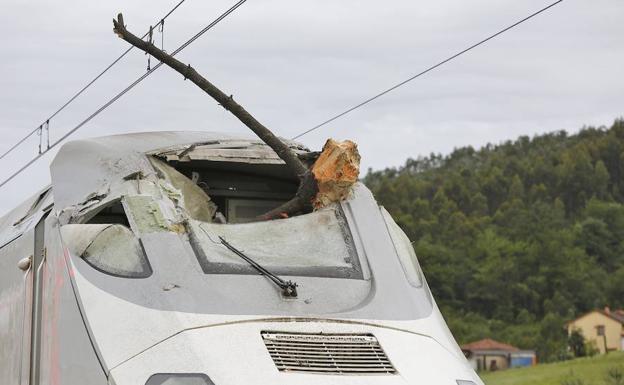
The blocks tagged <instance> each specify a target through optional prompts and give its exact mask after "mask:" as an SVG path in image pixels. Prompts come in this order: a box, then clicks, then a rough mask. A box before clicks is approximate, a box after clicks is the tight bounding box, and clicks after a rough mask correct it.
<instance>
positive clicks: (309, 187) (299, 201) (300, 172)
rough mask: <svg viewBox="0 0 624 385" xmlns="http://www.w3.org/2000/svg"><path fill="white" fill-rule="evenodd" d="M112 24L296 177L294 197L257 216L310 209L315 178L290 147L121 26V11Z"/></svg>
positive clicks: (192, 72) (200, 78)
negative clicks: (268, 149) (214, 103)
mask: <svg viewBox="0 0 624 385" xmlns="http://www.w3.org/2000/svg"><path fill="white" fill-rule="evenodd" d="M113 26H114V28H113V31H114V32H115V33H116V34H117V35H118V36H119V37H121V38H122V39H123V40H125V41H127V42H128V43H130V44H131V45H133V46H135V47H136V48H138V49H140V50H141V51H143V52H145V53H147V54H149V55H151V56H153V57H155V58H156V59H158V60H160V61H161V62H163V63H164V64H166V65H167V66H169V67H171V68H172V69H174V70H175V71H177V72H179V73H180V74H181V75H182V76H184V79H188V80H190V81H191V82H193V83H194V84H195V85H197V86H198V87H199V88H201V89H202V90H203V91H204V92H206V93H207V94H208V95H210V96H211V97H212V98H213V99H214V100H216V101H217V102H218V103H219V104H220V105H221V106H223V108H225V109H226V110H228V111H229V112H231V113H232V114H233V115H234V116H236V117H237V118H238V120H240V121H241V122H242V123H243V124H245V125H246V126H247V127H249V128H250V129H251V130H252V131H253V132H254V133H255V134H256V135H257V136H258V137H259V138H260V139H262V141H263V142H264V143H266V144H267V145H268V146H269V147H271V148H272V149H273V151H275V153H276V154H277V155H278V156H279V157H280V158H281V159H282V160H283V161H284V163H286V166H287V167H288V168H289V169H290V170H291V171H292V172H293V173H294V174H295V175H296V176H297V177H298V178H299V181H300V183H299V189H298V190H297V194H296V195H295V197H294V198H293V199H291V200H290V201H288V202H286V203H285V204H283V205H282V206H280V207H278V208H276V209H274V210H271V211H270V212H268V213H266V214H264V215H262V216H261V219H273V218H280V217H283V216H290V215H292V214H294V213H297V212H300V211H307V210H311V209H312V201H313V200H314V197H315V195H316V193H317V191H318V187H317V184H316V180H315V179H314V175H313V174H312V173H311V171H310V170H309V169H308V167H306V166H305V165H304V163H303V162H302V161H301V160H300V159H299V158H298V157H297V155H296V154H295V153H294V151H292V150H291V149H290V147H288V146H287V145H286V144H285V143H284V142H282V140H281V139H279V138H278V137H277V136H275V134H273V132H271V130H269V129H268V128H267V127H265V126H264V125H263V124H262V123H260V122H259V121H257V120H256V119H255V118H254V117H253V116H252V115H251V114H250V113H249V112H247V111H246V110H245V109H244V108H243V107H242V106H241V105H240V104H238V103H237V102H235V101H234V99H233V98H232V97H231V96H228V95H227V94H225V93H224V92H223V91H221V90H220V89H219V88H217V87H216V86H215V85H214V84H212V83H211V82H209V81H208V80H207V79H206V78H204V77H203V76H201V75H200V74H199V73H198V72H197V71H195V69H194V68H193V67H191V65H190V64H184V63H182V62H181V61H179V60H178V59H176V58H174V57H173V56H171V55H169V54H167V53H166V52H164V51H163V50H161V49H159V48H157V47H156V46H155V45H154V44H152V43H150V42H148V41H144V40H142V39H141V38H139V37H137V36H136V35H134V34H132V33H131V32H129V31H128V30H127V29H126V26H125V25H124V22H123V16H122V14H121V13H120V14H119V15H118V16H117V20H113Z"/></svg>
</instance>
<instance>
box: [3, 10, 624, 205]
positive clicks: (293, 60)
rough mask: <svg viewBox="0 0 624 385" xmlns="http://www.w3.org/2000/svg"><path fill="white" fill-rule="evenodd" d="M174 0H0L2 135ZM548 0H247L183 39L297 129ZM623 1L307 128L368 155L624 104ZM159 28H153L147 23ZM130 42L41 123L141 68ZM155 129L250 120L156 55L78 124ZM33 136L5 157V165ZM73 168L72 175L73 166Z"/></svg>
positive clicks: (175, 41) (55, 131)
mask: <svg viewBox="0 0 624 385" xmlns="http://www.w3.org/2000/svg"><path fill="white" fill-rule="evenodd" d="M176 2H177V0H151V1H146V0H138V1H132V2H129V1H121V0H108V1H101V2H95V1H84V0H66V1H63V2H60V1H50V0H2V12H1V13H0V36H2V38H1V40H0V41H1V43H2V60H0V89H1V90H2V91H1V93H0V132H1V135H2V136H1V137H2V140H1V142H0V151H4V150H5V149H7V148H8V147H10V145H11V144H12V143H14V142H15V141H16V140H18V139H19V138H20V137H22V136H23V135H24V134H25V133H26V132H28V131H30V130H32V129H33V128H34V127H36V126H37V125H38V124H39V123H41V121H42V120H44V119H45V118H46V117H47V116H48V115H50V114H51V113H52V112H54V111H55V110H56V109H57V108H58V107H59V106H60V105H61V104H63V102H64V101H65V100H66V99H68V98H69V97H70V96H71V95H72V94H73V93H74V92H75V91H77V90H78V89H79V88H80V87H81V86H82V85H84V83H86V81H88V80H89V79H90V78H91V77H93V76H94V75H95V74H97V73H98V72H99V71H100V70H101V69H103V68H104V67H105V66H106V65H107V64H108V63H109V62H110V61H111V60H112V59H113V58H115V57H116V56H117V55H119V54H120V53H121V52H122V51H123V50H124V49H125V48H126V47H127V43H125V42H123V41H122V40H120V39H119V38H117V37H116V36H115V35H114V34H113V32H112V21H111V20H112V18H113V17H114V16H115V15H116V14H117V13H118V12H120V11H121V12H123V13H124V17H125V21H126V23H127V24H128V28H129V29H130V30H131V31H133V32H135V33H136V34H141V35H142V34H143V33H144V32H145V31H146V30H147V29H148V27H149V25H150V23H154V22H155V21H157V20H158V19H159V18H160V17H161V16H162V15H163V14H165V13H166V12H167V11H168V10H169V9H170V8H171V7H172V6H173V5H174V4H175V3H176ZM233 3H234V1H233V0H232V1H225V0H213V1H202V0H187V1H186V2H185V3H184V4H183V5H182V6H181V7H180V8H179V9H178V10H177V11H176V13H174V14H173V15H172V16H171V18H170V19H168V20H167V22H166V25H165V36H164V37H165V49H166V50H169V51H172V50H173V49H175V48H176V47H177V46H178V45H179V44H180V43H181V42H183V41H185V40H186V39H187V38H189V37H190V36H192V35H193V34H195V33H196V32H197V31H198V30H200V29H201V28H203V26H204V25H206V24H207V23H208V22H210V21H211V20H212V19H214V18H215V17H216V16H217V15H218V14H220V13H221V12H223V11H224V10H226V9H227V8H229V7H230V6H231V5H232V4H233ZM548 3H550V1H544V0H513V1H512V0H436V1H426V2H425V1H408V0H386V1H383V2H380V1H372V0H358V1H355V0H341V1H335V0H332V1H330V0H315V1H306V2H304V1H296V0H289V1H287V0H249V1H248V2H247V3H246V4H245V5H243V6H242V7H241V8H240V9H239V10H238V11H236V12H235V13H234V14H232V15H231V16H230V17H228V18H227V19H226V20H224V21H223V22H222V23H221V24H219V25H218V26H217V27H216V28H214V29H213V30H212V31H209V32H208V33H207V34H206V35H204V36H203V37H202V38H201V39H200V40H198V41H196V42H195V43H194V44H193V45H191V46H190V47H189V48H187V49H186V50H185V51H184V52H183V53H181V54H180V55H179V58H180V59H181V60H182V61H184V62H190V63H191V64H192V65H193V67H195V68H196V69H197V70H199V71H200V72H201V73H203V74H204V75H205V76H206V77H207V78H208V79H210V80H211V81H213V82H214V83H215V84H216V85H217V86H219V87H221V88H222V89H223V90H224V91H225V92H227V93H232V94H234V97H235V98H236V99H237V101H239V102H240V103H241V104H243V105H244V106H245V107H247V109H248V110H249V111H250V112H251V113H252V114H254V115H255V116H256V117H257V118H258V119H259V120H260V121H262V122H264V123H265V124H266V125H267V126H268V127H270V128H272V129H273V130H274V131H275V132H276V133H277V134H279V135H282V136H285V137H292V136H293V135H295V134H297V133H299V132H301V131H303V130H305V129H307V128H310V127H312V126H314V125H316V124H318V123H320V122H322V121H324V120H325V119H327V118H329V117H331V116H332V115H334V114H336V113H338V112H341V111H342V110H344V109H346V108H348V107H350V106H351V105H353V104H356V103H358V102H360V101H361V100H363V99H365V98H367V97H369V96H372V95H373V94H375V93H377V92H379V91H381V90H383V89H384V88H387V87H389V86H391V85H392V84H394V83H397V82H399V81H401V80H403V79H405V78H407V77H409V76H411V75H413V74H415V73H417V72H419V71H420V70H422V69H424V68H426V67H428V66H430V65H432V64H434V63H435V62H437V61H439V60H441V59H444V58H445V57H447V56H450V55H451V54H453V53H455V52H456V51H459V50H461V49H463V48H465V47H467V46H469V45H471V44H472V43H474V42H476V41H478V40H480V39H482V38H484V37H486V36H487V35H489V34H491V33H493V32H495V31H497V30H499V29H501V28H502V27H505V26H507V25H509V24H511V23H513V22H515V21H517V20H518V19H520V18H523V17H525V16H526V15H528V14H529V13H532V12H534V11H535V10H537V9H539V8H541V7H543V6H545V5H547V4H548ZM623 17H624V1H622V0H593V1H588V0H565V1H564V2H563V3H561V4H559V5H558V6H556V7H555V8H553V9H551V10H550V11H548V12H547V13H545V14H542V15H541V16H538V17H537V18H535V19H533V20H531V21H529V22H528V23H526V24H523V25H521V26H520V27H518V28H517V29H515V30H512V31H510V32H508V33H506V34H504V35H503V36H501V37H499V38H497V39H496V40H493V41H491V42H489V43H487V45H484V46H481V47H479V48H477V49H476V50H474V51H472V52H470V53H469V54H467V55H466V56H462V57H460V58H458V59H456V60H455V61H453V62H451V63H449V64H447V65H446V66H444V67H441V68H439V69H437V70H435V71H433V72H431V73H429V74H427V75H425V76H423V77H422V78H420V79H418V80H416V81H414V82H413V83H410V84H408V85H406V86H404V87H402V88H401V89H399V90H397V91H395V92H394V93H392V94H390V95H387V96H386V97H384V98H382V99H380V100H378V101H375V102H374V103H372V104H370V105H368V106H366V107H365V108H363V109H360V110H358V111H356V112H354V113H352V114H350V115H348V116H346V117H344V118H342V119H340V120H338V121H335V122H333V123H331V124H330V125H328V126H326V127H323V128H322V129H320V130H318V131H316V132H314V133H312V134H309V135H307V136H304V137H303V138H301V141H302V142H304V143H305V144H307V145H309V146H310V147H313V148H319V147H320V146H322V144H323V143H324V141H325V139H326V138H328V137H334V138H337V139H352V140H355V141H356V142H357V143H358V144H359V146H360V152H361V154H362V171H363V172H365V170H366V169H367V168H368V167H373V168H376V169H378V168H383V167H386V166H397V165H400V164H402V163H403V162H404V161H405V159H406V158H408V157H417V156H418V155H426V154H429V153H431V152H442V153H448V152H450V151H452V149H453V148H456V147H460V146H465V145H472V146H475V147H479V146H482V145H485V144H486V143H488V142H493V143H498V142H500V141H503V140H506V139H513V138H516V137H517V136H519V135H533V134H536V133H543V132H548V131H554V130H559V129H566V130H569V131H575V130H577V129H578V128H580V127H581V126H583V125H597V126H599V125H609V124H611V123H612V122H613V120H614V119H615V118H617V117H620V116H624V93H623V91H624V64H623V63H624V23H623V22H622V20H623ZM157 38H158V39H159V38H160V36H158V35H157ZM145 67H146V57H145V55H143V54H141V53H140V52H138V51H137V52H132V53H131V54H130V55H129V56H128V57H127V58H126V59H124V60H123V61H122V62H121V63H119V64H118V65H117V66H115V67H114V69H113V70H111V71H110V72H109V73H107V74H106V75H105V76H104V77H103V78H102V79H100V81H99V82H98V83H96V84H95V85H94V87H92V88H90V89H89V90H88V91H87V92H86V93H85V94H84V95H83V96H82V97H81V98H80V99H78V100H77V101H76V102H75V103H73V104H72V105H71V106H70V107H69V108H67V109H66V110H65V111H63V112H62V113H61V114H60V115H59V116H57V117H56V118H55V119H54V120H53V121H51V124H50V126H51V139H52V140H53V141H54V140H55V139H56V138H58V137H60V136H62V135H63V134H64V133H65V132H67V131H68V130H69V129H71V128H72V127H73V126H75V125H76V124H77V123H79V122H80V121H81V120H82V119H84V118H85V117H86V116H88V115H89V114H90V113H91V112H92V111H93V110H95V109H96V108H98V107H99V106H100V105H101V104H102V103H103V102H105V101H106V100H107V99H108V98H110V97H112V96H113V95H114V94H115V93H117V92H118V91H120V90H122V89H123V88H124V87H126V86H127V85H128V84H129V83H130V82H131V81H133V80H134V79H135V78H136V77H138V76H139V75H140V74H142V73H143V72H144V71H145ZM153 130H207V131H224V132H231V133H241V134H247V133H248V130H247V129H246V128H245V127H243V126H242V125H241V124H240V123H239V122H238V121H237V120H235V119H234V118H232V117H231V116H229V115H228V113H227V112H225V111H224V110H223V109H222V108H220V107H218V106H217V105H216V103H215V102H213V101H212V100H211V99H209V98H208V97H207V96H206V95H205V94H203V93H202V92H201V91H200V90H198V89H197V88H196V87H195V86H193V85H192V84H190V83H189V82H183V81H182V78H181V77H180V76H179V75H177V74H176V73H174V72H173V71H172V70H170V69H168V68H165V67H163V68H161V69H160V70H159V71H157V72H155V73H154V74H153V75H152V76H150V77H149V78H148V79H146V80H145V81H144V82H143V83H142V84H141V85H139V86H138V87H136V88H135V89H134V90H132V91H131V92H130V93H129V94H127V95H126V96H124V97H123V98H122V99H121V100H119V101H118V102H117V103H116V104H114V105H113V106H112V107H110V108H109V109H108V110H106V111H105V112H104V113H102V114H100V115H99V116H98V117H96V118H95V119H94V120H92V121H91V122H90V123H88V124H87V125H85V126H84V127H83V128H82V129H81V130H80V131H78V132H77V133H76V135H75V136H74V138H80V137H92V136H101V135H106V134H111V133H123V132H129V131H153ZM36 146H37V138H36V137H34V138H32V139H31V140H30V141H29V142H28V143H27V144H26V145H25V146H23V147H21V148H20V150H19V151H17V152H16V153H14V154H13V155H11V156H8V157H6V158H5V159H2V160H0V178H2V180H4V178H5V177H6V176H8V175H9V174H10V173H11V172H12V171H14V170H15V169H17V168H18V167H19V166H21V165H22V164H23V163H24V162H25V161H26V160H28V159H29V158H30V157H32V156H34V155H35V154H36V151H37V150H36ZM52 155H53V153H51V154H50V155H48V156H46V157H44V158H42V159H41V160H40V161H39V162H38V163H36V164H35V165H34V166H32V167H31V168H30V169H28V171H27V172H24V173H22V174H21V175H20V176H19V177H18V178H16V179H15V180H14V181H13V182H11V183H10V184H8V185H6V186H5V187H4V188H2V189H0V215H2V214H4V213H5V212H6V211H7V210H9V209H10V208H11V207H13V206H15V205H16V204H17V203H19V202H20V201H22V200H23V199H25V198H26V197H27V196H30V195H32V194H33V193H34V192H35V191H36V190H38V189H39V188H41V187H42V186H44V185H45V184H47V183H48V181H49V175H48V174H49V173H48V166H49V163H50V161H51V157H52ZM76 183H79V181H76Z"/></svg>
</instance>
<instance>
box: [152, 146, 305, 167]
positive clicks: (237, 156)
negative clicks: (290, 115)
mask: <svg viewBox="0 0 624 385" xmlns="http://www.w3.org/2000/svg"><path fill="white" fill-rule="evenodd" d="M285 141H286V142H287V144H288V145H289V147H290V148H291V149H292V150H293V151H294V152H295V153H297V154H304V153H307V152H309V150H308V149H307V148H305V147H303V146H301V145H300V144H297V143H295V142H291V141H287V140H285ZM150 154H152V155H154V156H157V157H160V158H163V159H165V160H167V161H179V162H188V161H193V160H203V161H215V162H239V163H250V164H283V163H284V161H283V160H282V159H280V157H279V156H277V154H276V153H275V152H274V151H273V150H272V149H271V148H270V147H269V146H267V145H266V144H264V143H263V142H259V141H242V140H219V141H212V142H207V143H201V144H193V145H190V146H186V147H179V146H174V147H169V148H166V149H161V150H156V151H152V152H150Z"/></svg>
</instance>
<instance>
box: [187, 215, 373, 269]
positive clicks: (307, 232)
mask: <svg viewBox="0 0 624 385" xmlns="http://www.w3.org/2000/svg"><path fill="white" fill-rule="evenodd" d="M189 230H190V239H191V244H192V246H193V249H194V250H195V252H196V254H197V258H198V259H199V262H200V264H201V266H202V269H203V270H204V272H205V273H206V274H257V271H255V270H254V269H253V268H251V267H250V266H249V264H248V263H246V262H245V261H244V260H242V259H241V258H239V257H238V256H236V255H234V254H233V253H232V252H231V251H229V250H228V249H227V248H226V247H224V246H223V244H222V243H221V241H220V240H219V237H222V238H223V239H225V240H227V242H230V243H232V244H234V245H236V247H237V248H239V249H240V250H241V251H244V252H245V254H246V255H248V256H249V257H250V258H253V260H254V261H256V262H257V263H259V264H261V265H262V266H264V267H266V268H267V269H270V270H271V271H273V272H275V273H277V274H283V275H292V276H314V277H331V278H352V279H362V269H361V266H360V262H359V259H358V257H357V253H356V250H355V246H354V244H353V239H352V236H351V232H350V231H349V228H348V226H347V223H346V221H345V219H344V217H343V214H342V212H341V210H340V208H339V206H337V205H334V206H331V207H328V208H325V209H323V210H319V211H316V212H313V213H310V214H306V215H300V216H296V217H292V218H287V219H278V220H273V221H263V222H253V223H237V224H217V223H207V222H201V221H196V220H191V221H189Z"/></svg>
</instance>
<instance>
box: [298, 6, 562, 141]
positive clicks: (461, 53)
mask: <svg viewBox="0 0 624 385" xmlns="http://www.w3.org/2000/svg"><path fill="white" fill-rule="evenodd" d="M562 1H563V0H558V1H555V2H554V3H552V4H550V5H548V6H546V7H544V8H542V9H540V10H539V11H536V12H534V13H532V14H530V15H529V16H527V17H525V18H524V19H522V20H519V21H517V22H515V23H514V24H512V25H510V26H509V27H507V28H504V29H502V30H500V31H498V32H496V33H495V34H493V35H490V36H488V37H487V38H485V39H483V40H481V41H479V42H478V43H475V44H473V45H471V46H470V47H468V48H466V49H464V50H462V51H460V52H458V53H456V54H454V55H453V56H450V57H448V58H447V59H444V60H442V61H441V62H438V63H437V64H434V65H432V66H431V67H429V68H427V69H425V70H423V71H421V72H419V73H417V74H416V75H414V76H412V77H410V78H407V79H406V80H403V81H402V82H400V83H397V84H395V85H393V86H392V87H390V88H388V89H386V90H384V91H382V92H380V93H378V94H377V95H375V96H372V97H370V98H368V99H366V100H364V101H363V102H360V103H358V104H356V105H355V106H353V107H351V108H349V109H347V110H345V111H343V112H341V113H339V114H338V115H335V116H333V117H331V118H329V119H327V120H326V121H324V122H322V123H320V124H317V125H316V126H314V127H312V128H310V129H308V130H306V131H303V132H301V133H300V134H298V135H296V136H293V137H292V138H291V139H292V140H295V139H298V138H300V137H302V136H304V135H306V134H309V133H310V132H312V131H315V130H318V129H319V128H321V127H323V126H325V125H327V124H329V123H331V122H333V121H334V120H336V119H339V118H341V117H343V116H345V115H347V114H348V113H350V112H353V111H355V110H357V109H358V108H360V107H362V106H364V105H366V104H368V103H370V102H372V101H373V100H375V99H379V98H380V97H382V96H384V95H386V94H387V93H389V92H392V91H394V90H395V89H397V88H399V87H401V86H403V85H405V84H407V83H409V82H411V81H412V80H414V79H416V78H418V77H420V76H422V75H424V74H426V73H427V72H430V71H433V70H434V69H436V68H438V67H440V66H442V65H443V64H446V63H448V62H450V61H451V60H453V59H455V58H457V57H458V56H461V55H463V54H465V53H466V52H468V51H471V50H472V49H474V48H477V47H478V46H480V45H481V44H484V43H486V42H488V41H490V40H492V39H494V38H495V37H497V36H499V35H501V34H503V33H505V32H507V31H509V30H510V29H512V28H514V27H516V26H518V25H520V24H522V23H524V22H525V21H527V20H529V19H531V18H533V17H535V16H537V15H539V14H540V13H542V12H545V11H547V10H548V9H550V8H552V7H554V6H555V5H557V4H559V3H561V2H562Z"/></svg>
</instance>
